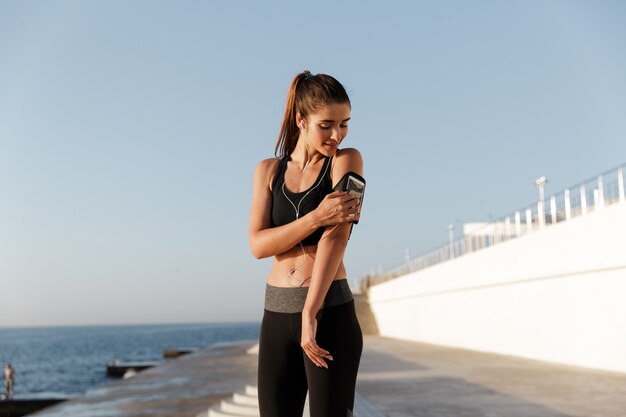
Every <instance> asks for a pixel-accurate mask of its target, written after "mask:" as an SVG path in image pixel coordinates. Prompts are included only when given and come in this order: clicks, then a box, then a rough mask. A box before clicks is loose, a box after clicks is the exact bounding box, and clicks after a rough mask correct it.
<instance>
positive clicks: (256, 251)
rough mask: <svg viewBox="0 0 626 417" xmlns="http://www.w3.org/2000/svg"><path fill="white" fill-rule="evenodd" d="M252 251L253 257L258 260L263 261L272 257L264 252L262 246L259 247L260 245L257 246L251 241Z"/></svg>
mask: <svg viewBox="0 0 626 417" xmlns="http://www.w3.org/2000/svg"><path fill="white" fill-rule="evenodd" d="M250 250H251V251H252V256H254V257H255V258H256V259H263V258H267V257H268V256H270V255H269V254H268V253H267V251H265V250H263V247H262V245H259V244H258V243H257V244H255V242H254V241H250Z"/></svg>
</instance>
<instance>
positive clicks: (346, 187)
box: [333, 172, 365, 224]
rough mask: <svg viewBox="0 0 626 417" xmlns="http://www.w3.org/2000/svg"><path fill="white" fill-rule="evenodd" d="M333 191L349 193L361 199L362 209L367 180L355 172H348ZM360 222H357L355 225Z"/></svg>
mask: <svg viewBox="0 0 626 417" xmlns="http://www.w3.org/2000/svg"><path fill="white" fill-rule="evenodd" d="M333 191H347V192H348V194H350V195H352V196H354V197H356V198H358V199H359V203H360V205H361V207H362V206H363V195H364V194H365V178H363V177H362V176H360V175H359V174H357V173H354V172H348V173H347V174H346V175H344V176H343V177H342V178H341V180H340V181H339V182H338V183H337V185H335V187H334V188H333ZM358 222H359V221H358V220H355V221H354V224H357V223H358Z"/></svg>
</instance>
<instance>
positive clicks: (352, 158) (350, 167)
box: [333, 148, 363, 175]
mask: <svg viewBox="0 0 626 417" xmlns="http://www.w3.org/2000/svg"><path fill="white" fill-rule="evenodd" d="M349 171H352V172H356V173H357V174H359V175H363V157H362V156H361V152H359V151H358V150H357V149H355V148H344V149H339V150H337V153H336V154H335V163H334V166H333V174H337V175H343V174H345V173H346V172H349Z"/></svg>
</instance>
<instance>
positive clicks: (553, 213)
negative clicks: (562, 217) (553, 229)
mask: <svg viewBox="0 0 626 417" xmlns="http://www.w3.org/2000/svg"><path fill="white" fill-rule="evenodd" d="M550 217H552V224H556V197H555V196H551V197H550Z"/></svg>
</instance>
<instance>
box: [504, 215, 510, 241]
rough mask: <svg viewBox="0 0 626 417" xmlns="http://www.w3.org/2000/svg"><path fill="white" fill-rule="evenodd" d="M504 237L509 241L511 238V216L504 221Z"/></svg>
mask: <svg viewBox="0 0 626 417" xmlns="http://www.w3.org/2000/svg"><path fill="white" fill-rule="evenodd" d="M504 236H505V237H506V239H507V240H509V239H510V238H511V218H510V217H509V216H506V219H504Z"/></svg>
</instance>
